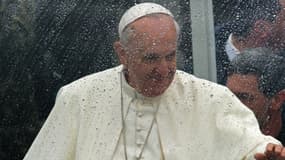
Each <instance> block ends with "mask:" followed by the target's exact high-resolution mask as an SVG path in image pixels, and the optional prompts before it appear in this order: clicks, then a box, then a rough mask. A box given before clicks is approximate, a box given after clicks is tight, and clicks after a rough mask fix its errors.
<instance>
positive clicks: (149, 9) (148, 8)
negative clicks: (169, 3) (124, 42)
mask: <svg viewBox="0 0 285 160" xmlns="http://www.w3.org/2000/svg"><path fill="white" fill-rule="evenodd" d="M153 13H162V14H167V15H169V16H171V17H173V15H172V13H171V12H170V11H169V10H168V9H166V8H164V7H163V6H161V5H159V4H156V3H150V2H146V3H140V4H137V5H135V6H133V7H131V8H130V9H128V10H127V11H126V12H125V13H124V15H123V16H122V18H121V20H120V23H119V36H120V37H121V35H122V32H123V30H124V29H125V27H126V26H127V25H129V24H131V23H132V22H134V21H135V20H137V19H139V18H141V17H144V16H146V15H149V14H153Z"/></svg>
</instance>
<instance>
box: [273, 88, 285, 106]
mask: <svg viewBox="0 0 285 160" xmlns="http://www.w3.org/2000/svg"><path fill="white" fill-rule="evenodd" d="M284 102H285V89H283V90H282V91H280V92H278V93H277V94H276V95H275V96H274V97H273V99H272V103H271V105H272V106H271V107H272V109H273V110H280V108H281V107H282V104H283V103H284Z"/></svg>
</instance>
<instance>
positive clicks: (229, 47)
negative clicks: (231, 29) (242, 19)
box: [225, 33, 240, 61]
mask: <svg viewBox="0 0 285 160" xmlns="http://www.w3.org/2000/svg"><path fill="white" fill-rule="evenodd" d="M225 47H226V48H225V49H226V53H227V55H228V58H229V60H230V61H232V60H233V59H234V58H235V57H236V56H237V55H238V54H240V51H239V50H238V49H237V48H236V47H235V46H234V44H233V41H232V33H231V34H230V36H229V38H228V40H227V43H226V46H225Z"/></svg>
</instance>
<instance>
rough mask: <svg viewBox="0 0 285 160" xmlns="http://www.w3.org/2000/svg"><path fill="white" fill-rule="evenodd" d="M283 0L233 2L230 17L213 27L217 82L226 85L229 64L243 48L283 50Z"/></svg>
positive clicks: (284, 12) (241, 0)
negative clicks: (214, 32) (214, 29)
mask: <svg viewBox="0 0 285 160" xmlns="http://www.w3.org/2000/svg"><path fill="white" fill-rule="evenodd" d="M283 3H284V0H266V1H263V0H240V1H235V2H232V4H230V5H228V6H232V7H230V9H229V10H231V13H228V14H229V15H231V17H229V18H228V21H224V22H223V23H220V24H218V25H217V26H216V61H217V74H218V83H220V84H225V82H226V77H227V76H226V73H227V71H226V69H227V67H228V64H229V62H230V61H231V60H232V59H233V58H234V57H235V56H236V55H238V54H240V52H241V51H242V50H244V49H246V48H257V47H266V48H270V49H272V50H275V51H277V50H282V49H284V47H285V36H284V34H285V30H284V26H285V25H284V24H285V22H284V20H285V11H284V9H283V8H284V7H283V6H282V4H283Z"/></svg>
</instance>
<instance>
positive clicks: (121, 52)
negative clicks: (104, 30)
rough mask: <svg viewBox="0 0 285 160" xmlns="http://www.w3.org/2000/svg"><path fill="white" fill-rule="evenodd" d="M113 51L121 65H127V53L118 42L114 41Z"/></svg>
mask: <svg viewBox="0 0 285 160" xmlns="http://www.w3.org/2000/svg"><path fill="white" fill-rule="evenodd" d="M113 47H114V50H115V52H116V54H117V56H118V58H119V61H120V63H121V64H123V65H126V64H127V53H126V50H125V49H124V47H123V45H122V44H121V42H120V41H116V42H115V43H114V45H113Z"/></svg>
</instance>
